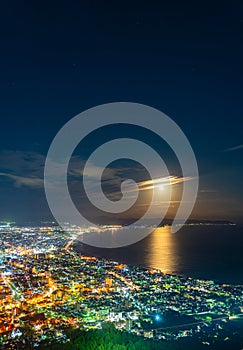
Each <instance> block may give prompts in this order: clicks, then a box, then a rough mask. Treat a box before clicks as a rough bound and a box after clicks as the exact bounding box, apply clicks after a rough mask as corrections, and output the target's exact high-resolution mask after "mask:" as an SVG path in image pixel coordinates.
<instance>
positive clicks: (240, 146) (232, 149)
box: [224, 144, 243, 152]
mask: <svg viewBox="0 0 243 350" xmlns="http://www.w3.org/2000/svg"><path fill="white" fill-rule="evenodd" d="M242 148H243V144H241V145H238V146H235V147H230V148H226V149H225V150H224V152H232V151H237V150H238V149H242Z"/></svg>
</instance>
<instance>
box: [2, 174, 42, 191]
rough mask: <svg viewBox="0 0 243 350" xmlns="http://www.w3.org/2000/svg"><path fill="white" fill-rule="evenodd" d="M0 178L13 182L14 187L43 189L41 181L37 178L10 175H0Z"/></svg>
mask: <svg viewBox="0 0 243 350" xmlns="http://www.w3.org/2000/svg"><path fill="white" fill-rule="evenodd" d="M0 176H5V177H8V178H10V179H12V180H13V181H14V185H15V186H16V187H22V186H26V187H30V188H42V187H43V179H40V178H37V177H23V176H17V175H12V174H6V173H0Z"/></svg>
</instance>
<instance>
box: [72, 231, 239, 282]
mask: <svg viewBox="0 0 243 350" xmlns="http://www.w3.org/2000/svg"><path fill="white" fill-rule="evenodd" d="M76 250H78V252H80V253H82V254H86V255H93V256H97V257H101V258H107V259H112V260H115V261H118V262H123V263H126V264H130V265H137V266H144V267H152V268H158V269H160V270H162V271H163V272H165V273H168V274H176V275H184V276H188V277H193V278H200V279H210V280H214V281H216V282H220V283H230V284H236V285H238V284H241V285H243V226H237V225H236V226H234V225H201V226H199V225H198V226H197V225H196V226H184V227H182V228H181V229H180V231H179V232H177V233H170V227H169V226H165V227H160V228H157V229H155V230H154V231H153V232H152V233H151V234H150V235H149V236H148V237H147V238H145V239H144V240H142V241H140V242H138V243H136V244H133V245H130V246H127V247H123V248H116V249H100V248H94V247H90V246H85V245H82V243H78V244H77V246H76Z"/></svg>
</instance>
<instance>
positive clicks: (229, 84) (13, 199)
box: [0, 0, 243, 222]
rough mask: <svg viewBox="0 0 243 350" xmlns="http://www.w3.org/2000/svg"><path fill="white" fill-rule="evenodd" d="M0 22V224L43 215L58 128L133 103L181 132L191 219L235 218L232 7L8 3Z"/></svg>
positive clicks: (242, 140) (237, 21) (238, 33)
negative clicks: (187, 153)
mask: <svg viewBox="0 0 243 350" xmlns="http://www.w3.org/2000/svg"><path fill="white" fill-rule="evenodd" d="M0 27H1V31H0V33H1V55H0V69H1V79H0V91H1V103H0V114H1V138H0V175H1V176H0V220H16V221H25V220H30V221H31V220H32V219H33V220H36V219H46V218H50V217H51V216H50V212H49V210H48V206H47V203H46V200H45V195H44V190H43V183H42V181H43V165H44V162H45V156H46V154H47V151H48V148H49V146H50V143H51V141H52V139H53V138H54V136H55V135H56V133H57V132H58V130H59V129H60V128H61V127H62V126H63V125H64V124H65V123H66V122H67V121H68V120H69V119H70V118H72V117H74V116H75V115H77V114H78V113H80V112H82V111H84V110H85V109H87V108H90V107H94V106H96V105H99V104H104V103H108V102H116V101H130V102H137V103H142V104H146V105H149V106H152V107H155V108H157V109H159V110H161V111H163V112H164V113H166V114H167V115H168V116H170V117H171V118H173V120H174V121H175V122H176V123H177V124H178V125H179V126H180V127H181V129H182V130H183V131H184V133H185V134H186V136H187V137H188V139H189V141H190V143H191V145H192V147H193V149H194V152H195V155H196V157H197V161H198V167H199V172H200V190H199V194H198V201H197V204H196V207H195V210H194V212H193V214H192V218H201V219H227V220H233V221H236V222H243V213H242V211H243V186H242V175H243V161H242V160H243V128H242V126H243V104H242V101H243V98H242V97H243V64H242V62H243V3H242V2H241V1H232V2H224V1H213V2H211V3H210V2H208V3H207V2H201V3H195V2H191V1H188V2H181V1H177V2H171V4H167V3H165V2H161V1H154V2H153V1H152V2H149V1H140V2H132V4H131V2H130V3H129V2H125V1H116V2H109V1H107V2H102V1H91V0H90V1H70V2H68V1H66V2H63V1H58V2H55V1H49V2H45V1H41V2H34V1H9V2H4V3H2V4H1V20H0ZM126 132H127V133H128V134H129V130H128V129H127V130H126ZM110 134H111V130H107V131H104V132H103V137H105V138H109V136H110ZM152 142H155V143H156V140H155V141H153V140H152ZM86 146H87V148H86V149H87V152H88V150H89V149H90V147H91V146H89V145H88V144H87V145H86ZM155 146H156V145H155ZM87 152H85V151H83V153H82V152H81V153H79V156H80V157H81V158H82V159H85V158H86V157H87ZM175 175H176V174H175Z"/></svg>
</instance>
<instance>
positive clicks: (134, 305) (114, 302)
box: [0, 224, 243, 349]
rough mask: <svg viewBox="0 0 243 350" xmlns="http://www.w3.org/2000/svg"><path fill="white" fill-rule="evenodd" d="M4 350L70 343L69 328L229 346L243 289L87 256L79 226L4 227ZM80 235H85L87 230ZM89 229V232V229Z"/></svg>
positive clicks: (0, 254)
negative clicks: (79, 246) (77, 243)
mask: <svg viewBox="0 0 243 350" xmlns="http://www.w3.org/2000/svg"><path fill="white" fill-rule="evenodd" d="M0 230H1V232H0V234H1V251H0V259H1V280H0V288H1V314H0V315H1V319H0V325H1V326H0V327H1V328H0V332H1V338H0V339H1V345H2V347H3V348H4V349H11V348H13V349H14V348H15V347H16V346H17V345H18V346H27V344H29V343H28V341H29V340H28V339H30V338H29V337H30V333H31V344H32V345H33V346H35V347H38V346H40V345H41V344H47V345H48V344H51V342H53V341H54V340H55V342H56V341H58V342H60V343H65V342H68V336H67V334H66V330H67V329H68V328H69V327H72V328H78V329H83V330H86V331H90V330H93V329H102V327H103V326H104V324H105V323H107V322H109V323H113V324H114V326H115V328H117V329H118V330H120V331H123V332H129V333H132V334H135V335H138V336H140V337H143V338H145V339H146V338H150V339H152V340H154V341H164V342H166V341H178V342H179V341H180V339H183V338H190V337H191V338H192V337H196V338H197V339H199V341H200V342H201V343H202V344H208V345H210V344H212V343H214V342H217V340H219V339H220V340H222V339H224V340H225V341H227V340H228V331H227V330H228V324H229V323H230V322H231V321H232V320H234V319H239V318H241V317H243V286H231V285H219V284H216V283H214V282H213V281H207V280H198V279H192V278H186V277H180V276H174V275H169V274H165V273H162V272H160V271H159V270H155V269H144V268H139V267H135V266H128V265H125V264H120V263H118V262H114V261H108V260H104V259H98V258H95V257H89V256H83V255H79V254H78V253H76V252H75V251H74V250H73V249H72V244H73V242H74V238H73V239H71V240H70V237H74V236H75V233H77V231H78V230H77V228H76V227H74V226H71V225H70V227H69V230H68V231H67V233H65V232H64V231H63V230H61V229H60V228H59V227H58V226H56V225H54V224H48V226H47V224H45V226H44V225H43V226H41V227H18V226H16V225H15V224H2V225H1V227H0ZM79 230H80V229H79ZM87 230H88V229H87V228H86V231H87Z"/></svg>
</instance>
